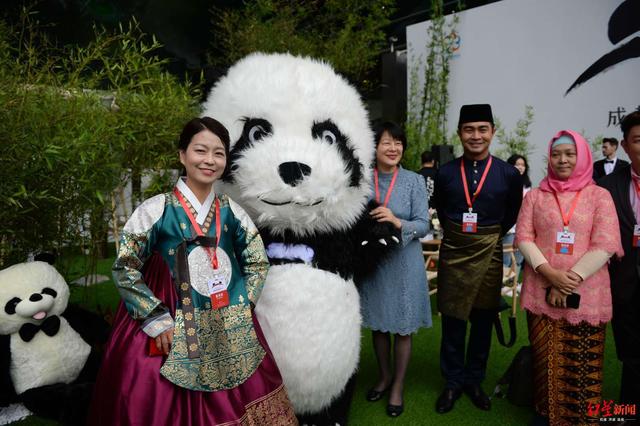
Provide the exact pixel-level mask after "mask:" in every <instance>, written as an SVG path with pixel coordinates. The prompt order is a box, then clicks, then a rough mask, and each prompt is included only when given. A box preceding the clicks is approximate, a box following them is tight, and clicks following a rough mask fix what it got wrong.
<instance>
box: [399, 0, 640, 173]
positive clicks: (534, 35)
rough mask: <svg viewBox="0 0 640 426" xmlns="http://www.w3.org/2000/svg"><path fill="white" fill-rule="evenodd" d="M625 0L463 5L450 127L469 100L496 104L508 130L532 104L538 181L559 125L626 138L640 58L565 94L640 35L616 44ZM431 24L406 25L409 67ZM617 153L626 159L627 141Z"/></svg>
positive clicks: (639, 102) (639, 87)
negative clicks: (623, 123)
mask: <svg viewBox="0 0 640 426" xmlns="http://www.w3.org/2000/svg"><path fill="white" fill-rule="evenodd" d="M621 3H622V0H502V1H499V2H496V3H492V4H489V5H486V6H482V7H478V8H475V9H471V10H468V11H465V12H461V13H460V14H459V16H460V22H459V24H458V26H457V29H456V31H457V33H458V35H459V42H460V46H459V49H458V50H457V51H456V52H455V56H454V58H453V59H452V61H451V77H450V82H449V92H450V99H451V104H450V106H449V109H448V117H449V130H450V132H453V131H455V128H456V125H457V121H458V112H459V109H460V106H461V105H463V104H469V103H490V104H491V105H492V107H493V112H494V115H495V116H497V117H498V118H500V120H501V122H502V124H503V126H504V127H505V128H506V129H507V130H512V129H513V128H514V127H515V125H516V122H517V120H518V119H519V118H521V117H523V116H524V107H525V105H531V106H533V108H534V113H535V118H534V122H533V125H532V126H531V136H530V139H529V140H530V142H531V143H532V144H533V146H534V152H533V154H532V155H531V157H530V158H529V163H530V169H531V170H530V176H531V178H532V180H533V182H534V184H537V182H538V181H539V180H540V179H541V178H542V177H543V176H544V173H546V167H545V165H544V164H543V161H544V160H543V157H544V155H545V150H546V146H547V143H548V141H549V139H550V138H551V137H552V136H553V135H554V134H555V133H556V132H557V131H558V130H561V129H573V130H577V131H583V132H584V134H585V135H586V136H587V137H588V138H594V137H596V136H599V135H600V136H612V137H615V138H617V139H618V140H619V139H621V137H622V134H621V132H620V128H619V126H618V123H617V119H618V114H617V110H618V108H621V109H624V110H625V111H626V113H628V112H631V111H633V110H635V109H637V108H640V58H635V59H629V60H626V61H623V62H620V63H618V64H617V65H615V66H613V67H611V68H609V69H608V70H606V72H602V73H600V74H598V75H596V76H595V77H593V78H591V79H590V80H588V81H587V82H585V83H584V84H582V85H580V86H578V87H577V88H575V89H573V90H572V91H571V92H569V93H568V94H567V95H566V96H565V92H566V91H567V89H569V87H570V86H571V85H572V84H573V82H574V81H575V80H576V79H577V78H578V76H579V75H581V74H582V73H583V72H584V71H585V70H586V69H587V68H588V67H589V66H591V65H592V64H593V63H594V62H595V61H596V60H598V59H599V58H600V57H601V56H603V55H605V54H606V53H608V52H610V51H612V50H613V49H615V48H617V47H619V46H621V45H623V44H624V43H626V42H628V41H629V40H631V39H633V38H635V37H638V36H640V32H636V33H635V34H633V35H630V36H629V37H627V38H625V39H624V40H622V41H620V42H619V43H616V44H613V43H611V41H610V40H609V38H608V35H607V30H608V24H609V18H610V17H611V14H612V13H613V11H614V10H615V9H616V8H617V7H618V6H619V5H620V4H621ZM449 18H450V17H449ZM633 19H640V17H634V18H633ZM427 25H428V22H422V23H418V24H415V25H412V26H409V27H407V44H408V62H407V72H408V73H410V72H411V70H412V69H413V67H415V66H416V65H418V64H417V62H418V58H419V57H420V55H422V56H423V57H425V56H426V48H425V46H426V43H427ZM419 75H422V71H419ZM407 79H408V81H410V76H409V75H408V76H407ZM408 93H411V87H409V88H408ZM623 114H624V113H623ZM494 143H495V144H497V142H496V141H494ZM495 148H496V147H494V150H495ZM618 156H619V157H621V158H625V159H626V158H627V157H626V155H625V154H624V152H623V151H622V149H621V148H620V149H619V150H618ZM600 157H601V154H600V153H599V152H597V153H596V155H594V159H597V158H600Z"/></svg>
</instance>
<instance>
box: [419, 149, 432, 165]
mask: <svg viewBox="0 0 640 426" xmlns="http://www.w3.org/2000/svg"><path fill="white" fill-rule="evenodd" d="M435 159H436V158H435V156H434V155H433V153H432V152H431V151H424V152H423V153H422V154H420V160H421V161H422V163H423V164H424V163H430V162H432V161H435Z"/></svg>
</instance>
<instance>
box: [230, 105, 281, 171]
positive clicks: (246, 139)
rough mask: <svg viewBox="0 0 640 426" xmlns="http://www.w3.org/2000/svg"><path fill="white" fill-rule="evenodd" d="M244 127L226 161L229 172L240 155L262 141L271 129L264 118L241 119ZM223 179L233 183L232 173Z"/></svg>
mask: <svg viewBox="0 0 640 426" xmlns="http://www.w3.org/2000/svg"><path fill="white" fill-rule="evenodd" d="M242 121H244V126H243V128H242V135H241V136H240V138H239V139H238V140H237V141H236V143H235V144H234V146H233V148H232V149H231V151H230V152H229V159H228V160H227V167H228V168H229V170H231V172H233V170H235V169H236V168H237V167H236V166H235V163H236V161H237V160H238V158H239V157H240V156H241V155H242V151H244V150H245V149H247V148H249V147H251V146H252V145H253V144H254V143H256V142H258V141H260V140H262V139H263V138H264V137H265V136H268V135H270V134H271V133H272V131H273V129H272V126H271V123H269V122H268V121H267V120H265V119H264V118H248V117H243V118H242ZM223 179H224V180H225V181H227V182H232V181H233V173H228V174H226V176H224V177H223Z"/></svg>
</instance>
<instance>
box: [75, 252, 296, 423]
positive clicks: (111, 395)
mask: <svg viewBox="0 0 640 426" xmlns="http://www.w3.org/2000/svg"><path fill="white" fill-rule="evenodd" d="M144 278H145V282H146V283H147V285H148V286H149V288H150V289H151V291H152V292H153V293H154V295H155V296H156V297H158V298H159V299H160V300H162V302H163V303H164V304H165V305H166V306H168V307H169V308H170V309H171V311H172V312H171V314H172V315H173V314H174V310H175V306H176V298H177V295H176V291H175V290H174V286H173V283H172V280H171V275H170V273H169V269H168V267H167V265H166V263H165V262H164V260H163V259H162V257H161V256H160V255H158V254H154V255H153V256H152V257H151V258H150V259H149V260H148V261H147V263H146V265H145V270H144ZM253 320H254V327H255V330H256V334H257V336H258V340H259V341H260V344H261V345H262V346H263V347H264V349H265V351H266V355H265V357H264V359H263V360H262V362H261V363H260V365H259V366H258V368H257V370H256V371H255V373H254V374H253V375H251V377H249V379H247V380H246V381H245V382H244V383H242V384H241V385H239V386H237V387H235V388H232V389H226V390H220V391H216V392H201V391H194V390H189V389H185V388H181V387H179V386H176V385H175V384H173V383H171V382H170V381H169V380H167V379H165V378H164V377H163V376H162V375H161V374H160V367H161V366H162V363H163V362H164V360H165V357H163V356H148V345H149V337H148V336H147V335H146V334H145V333H144V332H143V331H142V329H141V327H140V324H139V323H138V322H136V321H135V320H133V319H132V318H131V317H130V316H129V314H128V312H127V310H126V308H125V306H124V304H123V303H122V302H120V306H119V307H118V311H117V313H116V315H115V318H114V323H113V330H112V332H111V336H110V338H109V341H108V342H107V347H106V351H105V356H104V359H103V362H102V367H101V370H100V373H99V374H98V378H97V380H96V385H95V390H94V395H93V401H92V404H91V410H90V415H89V418H88V420H87V422H88V424H89V425H105V426H106V425H118V426H126V425H131V426H134V425H135V426H152V425H162V426H164V425H296V424H297V420H296V417H295V414H294V412H293V408H292V407H291V404H290V402H289V398H288V397H287V393H286V390H285V388H284V385H283V383H282V377H281V376H280V372H279V371H278V367H277V366H276V363H275V361H274V359H273V356H272V354H271V351H270V350H269V347H268V346H267V343H266V340H265V338H264V335H263V334H262V330H261V329H260V325H259V324H258V322H257V320H256V318H255V316H254V318H253Z"/></svg>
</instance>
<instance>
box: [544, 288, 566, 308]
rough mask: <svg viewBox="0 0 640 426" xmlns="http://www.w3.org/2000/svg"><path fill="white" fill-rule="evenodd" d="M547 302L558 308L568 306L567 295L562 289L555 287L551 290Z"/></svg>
mask: <svg viewBox="0 0 640 426" xmlns="http://www.w3.org/2000/svg"><path fill="white" fill-rule="evenodd" d="M547 303H548V304H550V305H551V306H555V307H556V308H566V307H567V295H566V294H563V293H561V292H560V290H558V289H556V288H555V287H551V290H549V295H548V296H547Z"/></svg>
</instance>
